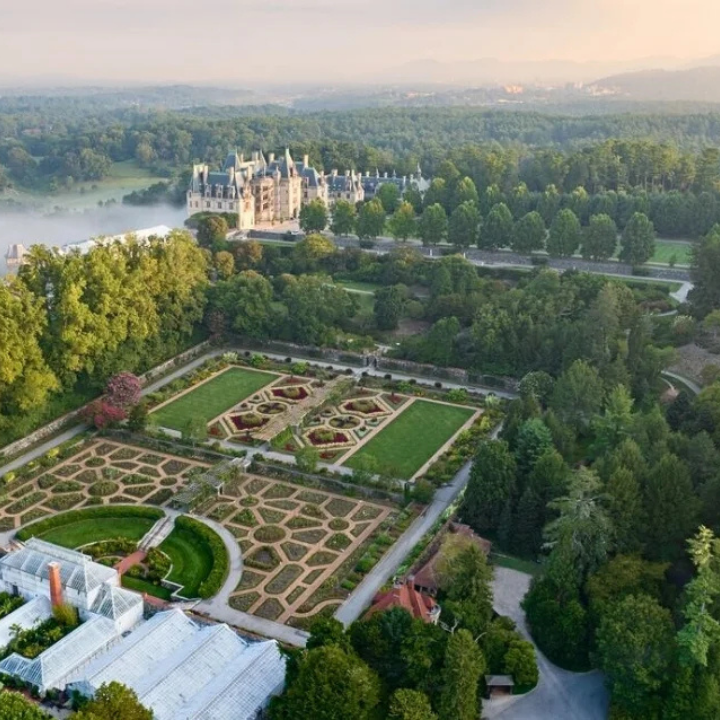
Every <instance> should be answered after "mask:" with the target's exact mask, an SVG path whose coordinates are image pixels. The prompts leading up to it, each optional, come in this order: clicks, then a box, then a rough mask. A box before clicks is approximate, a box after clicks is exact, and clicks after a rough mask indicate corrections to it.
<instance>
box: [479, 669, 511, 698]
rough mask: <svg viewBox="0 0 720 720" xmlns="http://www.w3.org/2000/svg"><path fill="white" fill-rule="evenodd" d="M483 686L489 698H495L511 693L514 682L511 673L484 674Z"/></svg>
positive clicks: (507, 695)
mask: <svg viewBox="0 0 720 720" xmlns="http://www.w3.org/2000/svg"><path fill="white" fill-rule="evenodd" d="M485 686H486V687H487V696H488V697H489V698H490V700H497V699H499V698H504V697H509V696H510V695H512V692H513V688H514V687H515V682H514V680H513V679H512V675H486V676H485Z"/></svg>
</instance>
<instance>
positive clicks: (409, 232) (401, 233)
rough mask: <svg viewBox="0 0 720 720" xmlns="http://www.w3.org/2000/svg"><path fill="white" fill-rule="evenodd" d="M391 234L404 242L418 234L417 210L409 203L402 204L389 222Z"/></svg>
mask: <svg viewBox="0 0 720 720" xmlns="http://www.w3.org/2000/svg"><path fill="white" fill-rule="evenodd" d="M389 228H390V234H391V235H392V236H393V237H394V238H395V239H396V240H402V241H403V242H404V241H405V240H407V239H408V238H409V237H411V236H413V235H414V234H415V233H416V232H417V223H416V222H415V210H414V208H413V206H412V205H411V204H410V203H408V202H402V203H400V204H399V205H398V206H397V208H396V210H395V212H394V214H393V216H392V217H391V218H390V221H389Z"/></svg>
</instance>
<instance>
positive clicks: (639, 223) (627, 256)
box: [620, 212, 655, 265]
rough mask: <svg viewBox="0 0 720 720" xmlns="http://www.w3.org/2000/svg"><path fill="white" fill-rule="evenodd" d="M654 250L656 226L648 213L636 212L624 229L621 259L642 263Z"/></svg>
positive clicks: (631, 262) (637, 263)
mask: <svg viewBox="0 0 720 720" xmlns="http://www.w3.org/2000/svg"><path fill="white" fill-rule="evenodd" d="M654 252H655V228H654V227H653V224H652V222H651V221H650V220H649V219H648V217H647V215H645V214H644V213H639V212H636V213H634V214H633V216H632V217H631V218H630V221H629V222H628V224H627V225H626V226H625V229H624V230H623V234H622V249H621V250H620V260H621V261H622V262H625V263H630V264H631V265H642V264H643V263H646V262H647V261H648V260H649V259H650V258H651V257H652V256H653V253H654Z"/></svg>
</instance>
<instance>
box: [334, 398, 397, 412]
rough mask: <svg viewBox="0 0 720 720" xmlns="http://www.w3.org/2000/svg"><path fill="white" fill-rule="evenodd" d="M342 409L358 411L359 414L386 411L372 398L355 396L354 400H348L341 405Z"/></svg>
mask: <svg viewBox="0 0 720 720" xmlns="http://www.w3.org/2000/svg"><path fill="white" fill-rule="evenodd" d="M342 409H343V410H345V411H347V412H356V413H360V414H361V415H379V414H381V413H386V412H387V410H385V409H384V408H383V407H381V406H380V405H378V404H377V403H376V402H375V400H373V399H372V398H356V399H355V400H350V401H349V402H346V403H345V404H344V405H343V406H342Z"/></svg>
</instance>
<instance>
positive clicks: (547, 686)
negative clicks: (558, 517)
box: [482, 567, 608, 720]
mask: <svg viewBox="0 0 720 720" xmlns="http://www.w3.org/2000/svg"><path fill="white" fill-rule="evenodd" d="M530 579H531V578H530V575H527V574H525V573H521V572H518V571H517V570H509V569H508V568H501V567H496V568H495V579H494V580H493V592H494V598H495V599H494V606H495V610H496V611H497V612H498V613H500V614H501V615H507V616H508V617H510V618H512V619H513V620H514V621H515V622H516V623H517V626H518V630H520V632H521V633H522V634H523V635H525V636H526V637H527V639H528V640H530V641H532V638H531V637H530V634H529V633H528V631H527V626H526V625H525V613H524V612H523V610H522V608H521V607H520V602H521V601H522V599H523V597H525V594H526V593H527V590H528V587H529V586H530ZM535 650H536V652H537V661H538V669H539V670H540V680H539V682H538V684H537V687H536V688H535V689H534V690H533V691H532V692H529V693H528V694H527V695H520V696H517V697H512V698H508V699H503V700H484V701H483V713H482V716H483V718H484V719H485V718H486V719H487V720H605V719H606V718H607V716H608V694H607V691H606V690H605V685H604V683H603V676H602V673H600V672H597V671H593V672H589V673H572V672H568V671H567V670H562V669H560V668H559V667H557V666H556V665H553V664H552V663H551V662H550V661H549V660H548V659H547V658H546V657H545V656H544V655H543V654H542V653H541V652H540V651H539V650H538V649H537V647H536V648H535Z"/></svg>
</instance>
